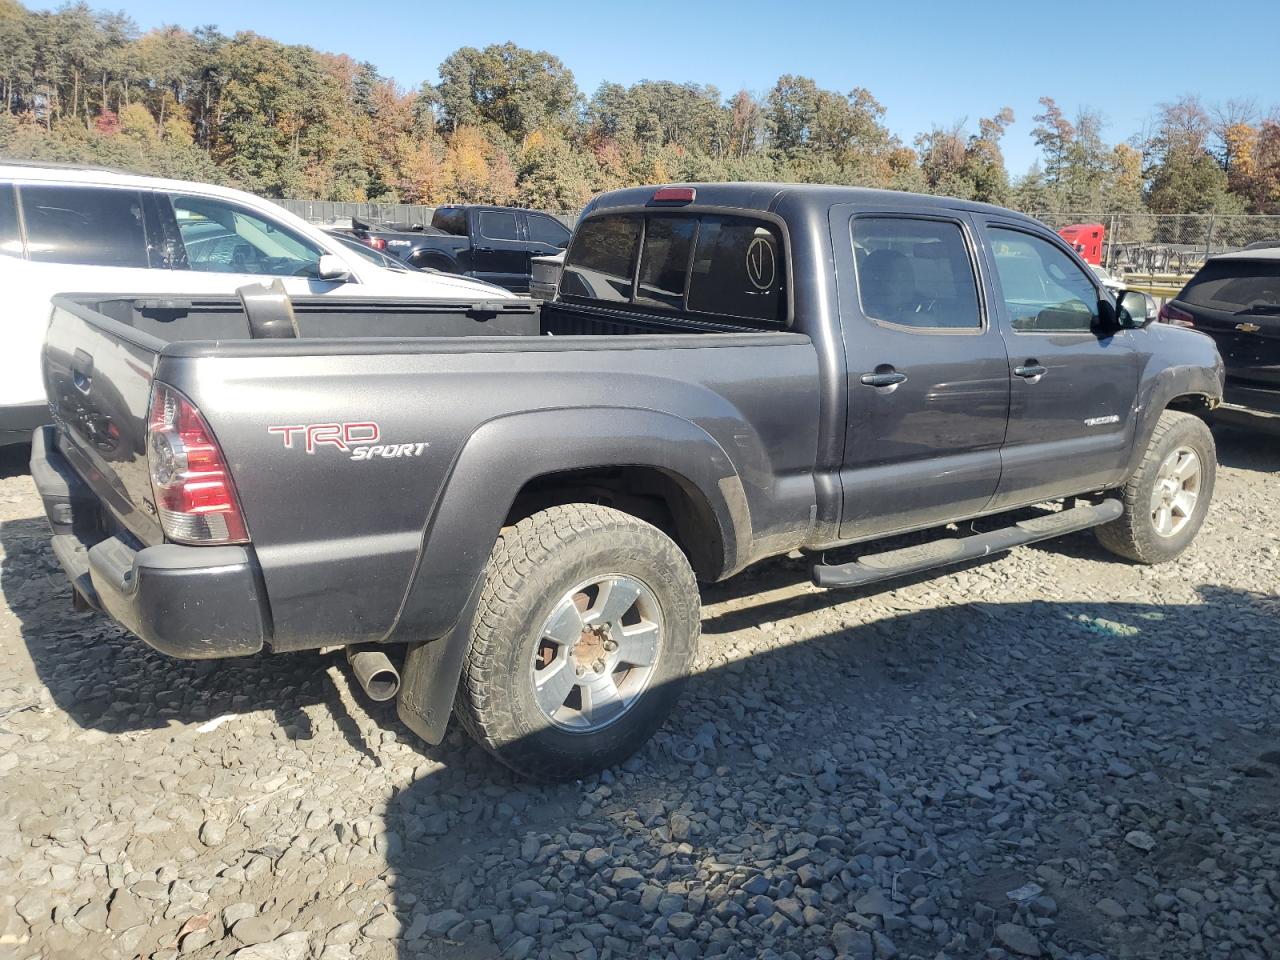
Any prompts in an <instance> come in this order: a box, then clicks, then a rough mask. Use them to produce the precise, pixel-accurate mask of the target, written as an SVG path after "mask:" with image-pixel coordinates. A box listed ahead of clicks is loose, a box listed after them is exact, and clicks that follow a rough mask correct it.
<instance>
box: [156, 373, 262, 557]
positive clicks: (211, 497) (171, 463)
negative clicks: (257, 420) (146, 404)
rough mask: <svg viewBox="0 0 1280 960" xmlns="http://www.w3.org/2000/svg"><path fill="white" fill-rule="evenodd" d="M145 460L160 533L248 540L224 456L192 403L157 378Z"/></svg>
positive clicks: (190, 539) (203, 540)
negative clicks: (153, 494) (158, 517)
mask: <svg viewBox="0 0 1280 960" xmlns="http://www.w3.org/2000/svg"><path fill="white" fill-rule="evenodd" d="M147 465H148V466H149V467H150V470H151V489H152V490H153V491H154V493H155V498H156V509H157V511H158V512H159V514H160V525H161V526H162V527H163V528H164V535H165V536H166V537H167V538H169V539H170V540H175V541H177V542H179V543H194V544H217V543H247V542H248V540H249V533H248V530H247V529H246V527H245V523H244V514H243V513H242V512H241V510H240V501H239V499H237V497H236V490H235V486H234V485H233V484H232V482H231V472H230V471H229V470H228V469H227V462H226V459H225V458H224V457H223V455H222V450H221V448H220V447H219V446H218V441H217V440H216V439H214V436H213V431H212V430H210V429H209V425H208V424H207V423H205V420H204V417H202V416H201V415H200V411H199V410H197V409H196V407H195V404H193V403H192V402H191V401H190V400H188V399H187V398H186V397H184V396H183V395H182V394H181V393H179V392H178V391H177V390H175V389H173V387H170V386H168V385H167V384H164V383H160V382H159V381H156V382H155V384H154V385H153V386H152V388H151V412H150V415H149V416H148V418H147Z"/></svg>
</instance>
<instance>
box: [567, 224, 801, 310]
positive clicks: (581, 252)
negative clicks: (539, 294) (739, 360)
mask: <svg viewBox="0 0 1280 960" xmlns="http://www.w3.org/2000/svg"><path fill="white" fill-rule="evenodd" d="M560 296H561V297H562V298H564V299H568V300H595V301H604V302H610V303H618V302H624V303H630V304H633V305H635V306H636V307H639V308H641V309H644V310H652V311H655V312H658V313H670V312H681V313H688V314H693V315H699V316H702V317H704V318H706V319H707V320H710V321H713V322H714V321H727V322H730V323H735V324H746V325H749V326H754V327H771V328H777V327H782V326H785V325H786V321H787V296H786V269H785V260H784V250H783V243H782V237H781V235H780V233H779V231H778V228H777V227H775V226H774V225H773V224H772V223H769V222H767V221H764V220H758V219H755V218H753V217H739V216H726V215H721V214H692V213H687V214H681V213H665V212H663V213H626V214H606V215H605V216H600V217H593V218H591V219H589V220H586V221H584V222H583V223H582V224H580V225H579V227H578V229H577V231H576V233H575V234H574V237H573V242H572V243H571V244H570V245H569V252H568V255H567V257H566V260H565V268H564V274H563V276H562V278H561V281H560Z"/></svg>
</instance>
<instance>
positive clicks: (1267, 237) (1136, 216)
mask: <svg viewBox="0 0 1280 960" xmlns="http://www.w3.org/2000/svg"><path fill="white" fill-rule="evenodd" d="M1032 216H1034V217H1036V219H1038V220H1041V221H1043V222H1044V223H1046V224H1048V225H1049V226H1050V227H1052V228H1053V229H1054V230H1061V229H1062V228H1063V227H1067V226H1070V225H1072V224H1077V223H1100V224H1102V225H1103V226H1104V227H1106V231H1107V233H1106V240H1105V243H1104V245H1103V261H1102V262H1103V266H1105V267H1106V268H1107V269H1108V270H1110V271H1111V272H1112V273H1118V274H1127V273H1139V274H1147V275H1150V274H1169V275H1174V276H1188V275H1190V274H1192V273H1195V272H1196V271H1197V270H1198V269H1200V266H1201V265H1202V264H1203V263H1204V261H1205V259H1206V258H1207V257H1211V256H1213V255H1214V254H1218V253H1228V252H1231V251H1234V250H1243V249H1244V248H1246V247H1248V246H1250V245H1252V244H1259V245H1262V244H1275V245H1277V246H1280V216H1253V215H1231V216H1220V215H1217V214H1212V213H1178V214H1164V213H1098V212H1093V213H1035V214H1032Z"/></svg>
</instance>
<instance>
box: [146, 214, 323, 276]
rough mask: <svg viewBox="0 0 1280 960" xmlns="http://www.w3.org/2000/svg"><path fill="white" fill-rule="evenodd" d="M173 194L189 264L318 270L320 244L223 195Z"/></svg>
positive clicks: (231, 269)
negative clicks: (226, 198)
mask: <svg viewBox="0 0 1280 960" xmlns="http://www.w3.org/2000/svg"><path fill="white" fill-rule="evenodd" d="M171 199H172V201H173V215H174V217H175V218H176V219H177V221H178V232H179V233H180V234H181V236H182V243H183V246H184V247H186V251H187V265H188V267H189V269H191V270H200V271H203V272H205V273H256V274H264V275H266V276H271V277H316V276H319V264H320V254H321V250H320V248H319V247H317V246H316V245H314V244H313V243H311V242H310V241H309V240H305V239H303V238H302V237H300V236H298V235H297V234H295V233H294V232H293V231H291V230H289V229H288V228H286V227H283V226H281V225H279V224H277V223H274V222H272V221H271V220H268V219H267V218H266V217H264V216H262V215H260V214H258V213H254V212H252V211H250V210H247V209H245V208H244V207H241V206H238V205H236V204H232V203H227V202H226V201H225V200H213V199H210V198H208V197H189V196H180V195H179V196H173V197H172V198H171Z"/></svg>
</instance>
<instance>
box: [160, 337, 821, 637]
mask: <svg viewBox="0 0 1280 960" xmlns="http://www.w3.org/2000/svg"><path fill="white" fill-rule="evenodd" d="M623 341H625V342H623ZM370 343H375V342H373V341H370ZM232 347H234V345H223V346H221V347H218V348H213V347H211V346H210V345H199V344H182V345H175V348H173V349H171V350H170V351H167V352H166V355H165V356H163V357H162V358H161V360H160V363H159V368H158V370H157V377H158V378H159V379H161V380H164V381H165V382H167V383H170V384H172V385H173V386H176V387H177V388H178V389H180V390H182V391H183V392H184V393H186V394H187V395H188V396H189V397H191V399H192V400H193V401H194V402H195V403H196V405H197V406H198V407H199V408H200V409H201V411H202V412H203V413H204V414H205V416H206V418H207V419H208V420H209V422H210V425H211V427H212V429H213V431H214V433H215V434H216V436H217V438H218V440H219V442H220V444H221V445H222V447H223V450H224V452H225V454H226V456H227V458H228V460H229V462H230V464H231V470H232V475H233V477H234V479H235V483H236V488H237V491H238V493H239V496H240V499H241V503H242V505H243V508H244V511H245V514H246V518H247V521H248V526H249V532H250V536H251V538H252V540H253V544H254V547H255V550H256V552H257V556H258V559H259V562H260V564H261V567H262V574H263V578H264V581H265V585H266V591H267V596H268V598H269V601H270V606H271V612H272V617H273V620H274V638H275V639H274V642H273V646H274V647H275V648H276V649H294V648H300V647H310V646H321V645H325V644H329V643H351V642H357V641H377V640H382V639H386V638H388V637H390V636H391V635H392V634H393V632H394V633H395V636H396V639H428V638H429V637H430V636H432V635H439V634H441V633H443V632H444V629H445V628H447V626H448V625H451V624H452V622H453V619H455V618H456V615H457V613H458V611H459V610H460V609H461V607H462V604H463V603H464V602H465V599H466V594H467V592H468V591H469V588H470V583H471V582H472V581H474V579H475V577H476V576H477V575H479V573H480V572H481V571H482V570H483V565H484V562H485V559H486V558H487V554H488V547H490V546H491V545H492V542H493V536H495V535H496V532H497V529H498V527H499V526H500V525H501V522H502V519H503V517H505V515H506V512H507V510H508V509H509V506H510V497H509V494H510V490H511V488H512V481H513V478H518V477H521V476H522V475H523V474H524V473H526V472H528V470H529V469H531V468H530V466H529V464H531V463H533V462H534V461H537V462H539V463H546V462H559V461H563V462H565V463H567V464H570V465H571V466H573V467H582V466H592V465H595V466H616V465H626V464H627V463H628V462H629V460H630V459H631V458H629V457H628V455H627V454H626V453H624V452H622V451H624V450H625V449H626V447H627V444H626V441H627V439H628V436H627V434H626V433H625V429H624V428H622V426H621V424H620V423H619V425H618V426H617V427H616V428H615V429H614V430H613V433H614V437H613V439H614V440H618V441H620V442H619V443H609V444H605V443H604V442H603V441H601V440H599V438H597V441H596V442H595V448H597V449H599V459H598V462H596V463H592V459H593V457H592V449H593V447H592V443H593V441H592V440H591V439H590V438H587V437H585V436H582V433H583V431H575V430H574V429H573V427H572V422H573V421H572V420H571V417H570V414H571V415H572V417H582V416H584V414H585V415H588V416H591V417H592V418H593V419H592V421H591V422H592V423H593V425H594V424H603V425H605V426H604V434H608V433H609V429H610V428H609V424H610V422H611V419H612V418H614V416H615V415H614V414H613V413H611V411H617V410H639V411H655V412H658V413H664V414H669V415H670V416H672V417H675V418H678V419H680V420H683V421H688V422H689V423H691V424H694V425H696V427H697V428H698V429H699V430H700V431H702V432H704V433H705V434H706V435H708V436H709V437H712V438H714V441H715V443H716V444H718V446H719V447H720V449H722V450H723V451H724V453H725V455H726V456H727V458H728V460H729V461H730V463H731V466H732V470H733V472H734V473H736V475H737V476H738V477H739V478H740V480H741V485H742V490H743V492H744V494H745V500H746V507H747V510H748V511H749V515H750V530H751V537H752V540H753V542H752V544H748V545H747V546H746V547H745V550H746V551H747V555H748V558H749V557H750V552H751V550H752V549H753V547H758V546H759V545H760V544H769V545H773V544H777V543H781V542H783V541H788V542H791V543H792V545H798V544H799V543H800V542H801V541H802V540H803V538H804V534H805V530H806V529H807V525H808V524H809V522H810V521H811V518H812V505H813V502H814V486H813V465H814V459H815V451H816V445H817V436H816V435H817V423H818V396H817V358H816V354H815V351H814V348H813V345H812V343H811V342H810V341H809V339H808V338H807V337H803V336H800V335H796V334H776V335H775V334H736V335H732V334H731V335H697V336H690V335H685V336H670V337H666V336H630V337H625V338H603V337H558V338H554V340H552V339H551V338H540V339H538V340H534V341H531V340H529V339H516V340H505V339H499V338H492V339H490V338H486V339H485V340H483V342H482V341H481V340H465V341H440V340H436V341H432V342H431V344H430V345H424V344H421V343H417V344H403V343H401V344H399V345H394V344H383V345H382V346H370V347H368V348H366V349H368V350H369V351H370V352H367V353H354V352H353V351H355V350H359V349H360V347H357V346H356V345H353V343H352V342H351V341H346V342H333V343H329V344H328V345H326V342H325V341H313V342H312V343H310V344H308V345H307V346H305V347H302V346H299V345H297V344H287V345H285V346H275V345H272V344H270V343H267V342H263V341H259V342H256V343H251V344H245V345H243V347H241V348H236V349H228V348H232ZM300 350H309V351H311V352H310V353H299V351H300ZM215 353H216V354H217V355H211V354H215ZM202 354H204V355H202ZM535 411H551V412H555V411H564V413H565V417H564V423H565V429H564V435H563V436H556V435H555V432H554V431H547V430H546V429H545V428H541V427H540V428H539V430H538V431H537V435H536V436H529V437H528V438H527V440H524V439H522V438H519V437H518V436H517V437H511V436H506V437H505V438H504V441H503V448H504V449H503V450H502V451H500V453H501V455H498V456H495V455H493V452H492V451H489V452H487V453H486V455H485V457H483V458H480V461H479V462H483V464H484V471H485V472H484V473H483V474H481V475H476V476H467V477H453V473H454V470H455V468H456V465H457V464H458V463H459V461H460V458H461V457H462V454H463V451H464V448H465V447H466V445H467V444H468V441H469V440H470V439H471V438H472V437H473V435H475V434H476V432H477V431H478V430H479V429H480V428H481V427H482V426H483V425H485V424H488V423H491V422H495V421H499V420H502V419H504V418H509V417H512V416H517V415H520V414H526V413H530V412H535ZM542 422H543V423H545V422H546V421H545V418H544V420H543V421H542ZM344 424H376V425H377V426H376V430H377V436H378V444H380V445H381V446H383V447H384V449H385V448H387V447H393V448H395V449H396V451H397V452H396V453H395V454H394V455H392V456H384V455H381V454H379V455H378V456H375V457H372V458H363V457H362V458H360V459H353V455H354V450H355V448H357V447H359V446H371V445H370V444H361V443H355V444H353V445H352V449H348V450H343V449H341V448H340V447H339V446H337V445H335V444H333V443H332V442H327V441H320V442H316V443H314V444H313V445H312V449H311V451H310V452H308V451H307V448H306V442H305V432H299V431H298V430H296V429H294V430H292V431H286V430H282V429H281V428H300V427H306V426H312V427H315V426H317V425H319V426H322V427H323V426H326V425H333V427H335V428H336V429H337V430H339V431H340V430H341V425H344ZM371 432H372V431H370V430H369V429H368V428H363V429H357V430H355V431H354V433H353V434H352V436H353V437H367V436H369V435H370V434H371ZM313 433H314V431H313ZM321 435H322V436H334V435H335V434H334V432H333V430H332V429H327V430H325V431H322V434H321ZM338 435H340V434H338ZM286 436H288V437H289V438H290V439H291V442H290V444H289V445H286V442H285V440H286ZM652 439H653V438H651V437H643V438H637V441H638V442H637V443H636V444H634V448H635V449H636V450H641V448H645V452H644V453H643V455H641V454H636V455H635V457H634V462H637V463H645V462H646V460H647V459H652V458H653V457H654V456H662V453H661V452H660V450H659V452H658V453H656V454H655V453H654V452H653V448H654V444H653V443H651V442H648V441H651V440H652ZM639 441H646V442H643V443H642V442H639ZM526 442H527V443H528V444H529V445H530V448H529V449H522V446H523V444H524V443H526ZM549 445H553V446H554V447H555V448H556V454H554V455H552V456H550V457H548V456H546V455H545V453H546V448H547V447H548V446H549ZM535 447H536V449H535ZM584 447H585V449H584ZM606 447H608V449H606ZM619 448H621V450H620V449H619ZM534 452H537V453H540V454H543V455H542V456H538V457H535V456H532V454H533V453H534ZM560 454H563V456H560ZM670 457H671V460H672V462H675V461H676V459H677V452H676V450H675V448H674V447H673V448H671V450H670ZM647 465H652V466H658V467H662V466H663V464H661V463H658V464H647ZM452 482H459V483H462V484H464V485H468V486H471V487H474V488H475V489H490V490H492V492H493V495H492V496H491V497H483V496H482V497H479V498H478V501H477V502H478V504H479V506H478V507H477V510H478V511H481V512H478V513H477V515H476V517H475V525H474V527H473V528H471V529H472V535H475V536H479V537H480V539H483V540H485V541H486V542H487V545H486V546H484V548H483V551H481V549H480V548H479V546H477V543H476V542H474V541H469V542H468V543H467V544H465V545H464V544H461V543H459V544H456V545H454V544H452V543H443V544H442V543H440V542H439V541H432V536H431V535H432V522H433V518H434V517H435V516H436V514H437V507H438V498H439V496H440V493H441V491H442V490H444V489H445V487H446V485H451V483H452ZM454 489H457V488H454ZM459 536H463V537H465V536H468V534H467V533H466V531H465V530H464V531H463V532H462V533H461V534H459ZM424 543H429V544H430V547H431V549H432V551H435V552H437V553H436V556H437V558H438V556H439V553H438V551H439V550H441V549H443V550H444V551H445V552H446V553H448V552H449V551H456V554H455V556H456V563H455V564H454V569H452V570H450V571H449V572H448V575H447V576H445V575H444V574H441V577H442V579H444V580H447V581H449V583H448V584H447V585H446V588H444V589H441V590H436V591H431V601H430V603H428V604H426V605H423V604H421V603H419V604H416V605H413V606H412V607H410V608H409V609H410V614H411V617H410V622H398V621H400V619H401V612H402V608H404V607H405V600H406V596H407V594H408V592H409V586H410V582H411V580H413V578H414V574H415V571H416V570H417V568H418V562H419V558H420V555H421V554H422V552H423V547H424ZM481 554H482V555H481ZM433 569H437V570H438V569H439V566H438V564H437V567H435V568H433Z"/></svg>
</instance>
